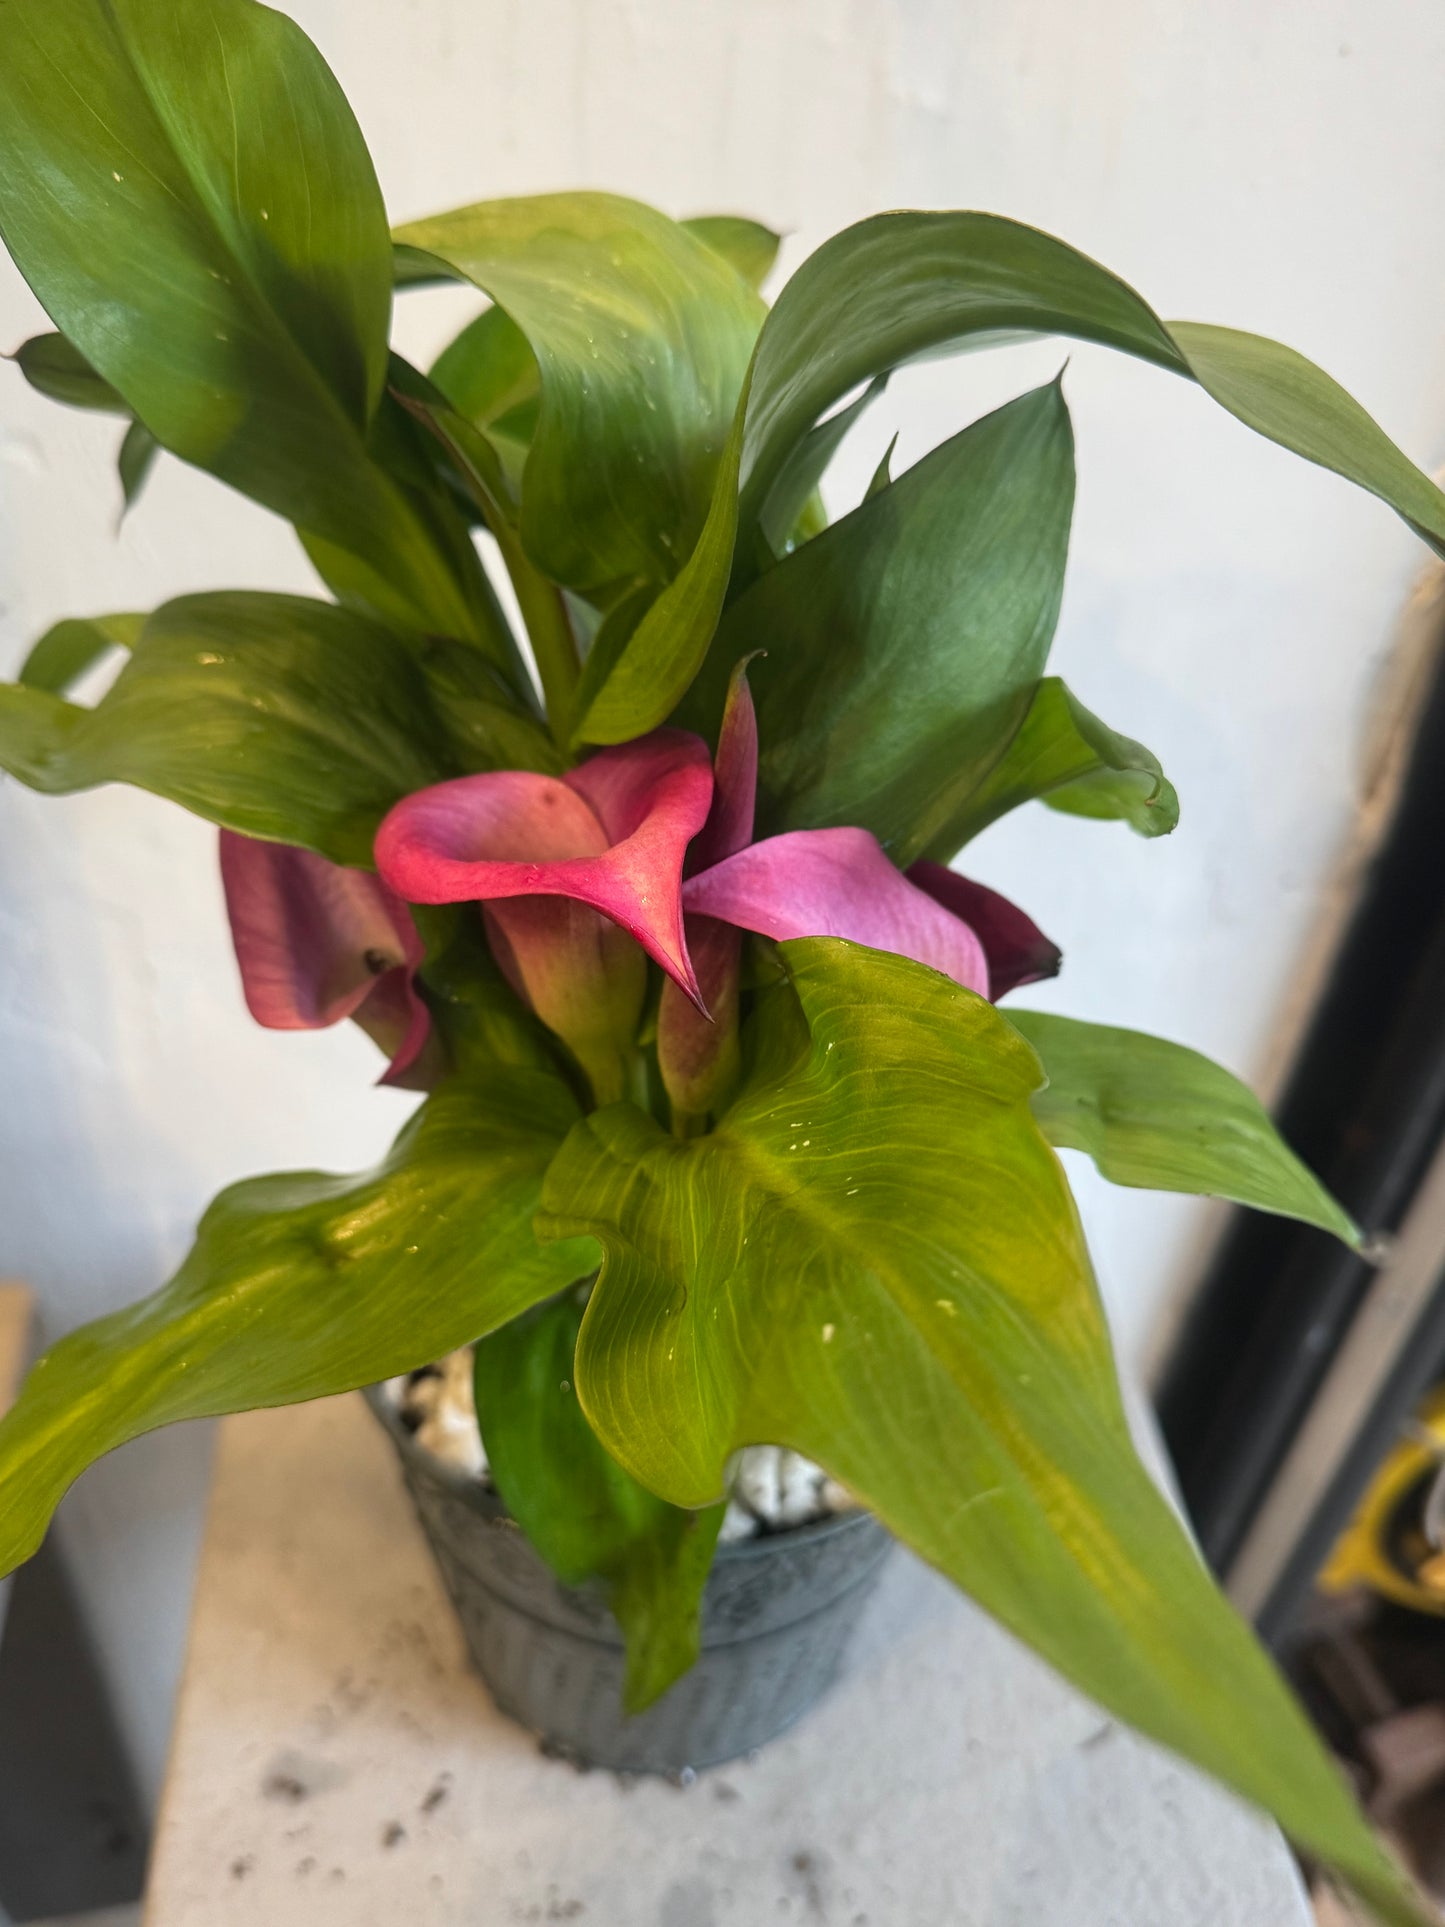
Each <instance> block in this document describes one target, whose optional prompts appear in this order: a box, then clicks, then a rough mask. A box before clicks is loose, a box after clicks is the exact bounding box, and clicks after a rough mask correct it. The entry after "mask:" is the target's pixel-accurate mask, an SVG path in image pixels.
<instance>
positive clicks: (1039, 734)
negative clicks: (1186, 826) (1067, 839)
mask: <svg viewBox="0 0 1445 1927" xmlns="http://www.w3.org/2000/svg"><path fill="white" fill-rule="evenodd" d="M1034 798H1038V799H1039V800H1040V801H1041V802H1044V803H1047V804H1048V805H1049V807H1050V809H1055V810H1062V811H1064V812H1065V814H1066V815H1069V816H1092V817H1097V818H1101V819H1112V820H1117V821H1121V822H1124V823H1128V824H1129V825H1130V827H1131V828H1133V829H1135V830H1137V831H1138V832H1139V834H1140V835H1141V836H1167V835H1168V834H1169V832H1170V830H1172V829H1173V828H1174V827H1175V825H1176V824H1177V823H1178V821H1179V798H1178V797H1177V796H1176V795H1175V794H1174V785H1173V784H1172V783H1171V782H1170V781H1169V780H1168V778H1167V777H1166V776H1165V774H1164V772H1163V770H1162V769H1161V768H1160V767H1159V763H1158V759H1157V758H1156V757H1154V756H1153V755H1151V754H1150V752H1149V751H1148V750H1147V749H1145V747H1144V745H1143V744H1142V743H1136V742H1134V741H1133V740H1132V738H1130V737H1128V736H1120V735H1118V734H1116V732H1115V731H1114V730H1112V729H1110V728H1109V727H1108V726H1107V724H1105V723H1102V722H1100V720H1099V718H1098V717H1097V716H1095V715H1094V714H1093V713H1092V712H1091V711H1090V710H1087V709H1085V707H1084V705H1083V704H1082V703H1081V702H1080V701H1079V699H1078V698H1077V697H1076V696H1075V695H1074V694H1073V692H1072V691H1071V690H1070V689H1069V688H1068V687H1067V685H1066V684H1064V683H1062V682H1061V681H1060V680H1059V678H1058V677H1057V676H1045V677H1044V678H1043V680H1042V681H1041V682H1040V684H1039V686H1038V688H1037V690H1036V691H1035V694H1034V699H1033V702H1032V703H1031V704H1030V706H1029V710H1028V713H1027V715H1026V716H1025V717H1024V719H1023V722H1022V724H1021V725H1020V727H1019V730H1018V733H1017V735H1015V737H1014V738H1013V740H1012V742H1011V743H1010V744H1009V746H1008V749H1007V751H1006V752H1005V754H1004V756H1003V759H1002V760H1001V761H1000V762H998V763H996V764H995V765H994V768H993V769H992V770H991V771H990V772H989V774H988V775H987V776H986V777H985V778H984V780H983V782H982V783H981V784H980V785H979V786H978V788H977V789H975V790H974V791H972V793H971V794H970V795H968V796H967V797H966V798H965V799H964V801H963V803H962V804H961V806H960V807H959V809H958V810H957V811H956V812H955V814H954V815H953V817H952V818H951V819H950V821H949V823H948V825H947V828H946V829H945V830H944V831H942V832H941V833H940V835H939V836H937V837H936V838H935V839H934V846H933V849H932V850H931V851H930V852H929V854H930V855H934V856H937V857H938V859H939V860H940V861H941V862H947V860H948V858H949V857H951V856H952V855H953V854H954V852H955V851H957V850H958V849H960V848H961V847H962V846H963V844H965V843H967V842H968V840H969V838H970V837H974V836H977V835H978V833H979V831H980V830H982V829H985V828H986V827H987V826H988V825H989V824H990V823H993V822H996V821H997V819H998V818H999V817H1001V816H1004V815H1006V814H1007V813H1008V812H1009V811H1010V810H1016V809H1017V808H1018V806H1019V805H1020V803H1027V802H1030V801H1032V800H1033V799H1034Z"/></svg>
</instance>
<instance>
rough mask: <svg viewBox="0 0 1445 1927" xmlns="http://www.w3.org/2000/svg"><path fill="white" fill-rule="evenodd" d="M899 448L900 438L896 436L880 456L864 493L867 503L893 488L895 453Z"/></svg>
mask: <svg viewBox="0 0 1445 1927" xmlns="http://www.w3.org/2000/svg"><path fill="white" fill-rule="evenodd" d="M897 446H898V437H897V436H896V435H895V436H894V437H893V439H892V441H891V442H889V444H888V446H887V448H885V449H884V451H883V453H882V455H880V456H879V458H878V466H877V468H875V469H874V471H873V473H872V475H871V476H870V478H869V481H868V486H867V488H866V489H865V490H864V491H863V500H864V501H865V502H867V501H871V500H872V498H873V497H874V496H875V495H881V494H882V493H883V491H884V489H885V488H891V487H892V486H893V451H894V449H896V448H897Z"/></svg>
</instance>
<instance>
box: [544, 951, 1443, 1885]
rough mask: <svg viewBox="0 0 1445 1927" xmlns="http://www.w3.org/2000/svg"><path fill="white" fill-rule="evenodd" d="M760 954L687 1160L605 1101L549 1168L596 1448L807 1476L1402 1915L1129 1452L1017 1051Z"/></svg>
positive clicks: (881, 992) (859, 970)
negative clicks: (734, 1081)
mask: <svg viewBox="0 0 1445 1927" xmlns="http://www.w3.org/2000/svg"><path fill="white" fill-rule="evenodd" d="M784 955H785V960H786V964H787V968H788V972H789V976H790V978H791V982H792V989H791V990H790V989H789V988H788V987H787V986H782V987H780V988H779V989H777V990H776V991H774V992H773V993H771V994H770V995H768V996H767V997H765V998H763V999H761V1000H760V1003H759V1007H758V1012H757V1015H756V1017H755V1020H754V1024H753V1027H752V1032H751V1036H750V1038H749V1039H748V1043H749V1046H750V1052H751V1061H750V1066H749V1074H748V1076H747V1079H746V1081H745V1084H744V1087H743V1090H742V1094H741V1095H740V1096H739V1098H738V1100H737V1101H736V1103H735V1104H734V1105H733V1106H732V1108H731V1109H730V1110H729V1111H728V1112H726V1113H725V1114H724V1116H723V1117H722V1119H721V1120H720V1121H719V1124H718V1127H717V1128H716V1130H715V1131H714V1132H713V1133H712V1134H711V1135H710V1136H708V1137H706V1138H701V1139H695V1140H692V1141H689V1142H679V1141H677V1140H675V1139H672V1138H669V1137H667V1136H666V1135H665V1134H664V1133H663V1132H662V1131H661V1129H660V1128H659V1127H658V1126H657V1125H656V1124H654V1123H653V1122H652V1120H651V1119H649V1118H647V1117H646V1116H644V1115H643V1113H641V1112H640V1111H638V1110H636V1109H634V1108H633V1107H631V1106H629V1105H618V1106H614V1107H613V1108H612V1109H610V1110H608V1111H602V1112H598V1113H595V1114H594V1115H592V1116H590V1117H588V1118H585V1119H583V1120H582V1122H581V1123H579V1124H578V1126H577V1127H576V1128H575V1129H574V1131H573V1132H572V1134H571V1135H570V1137H569V1138H568V1140H567V1143H566V1144H565V1146H564V1147H563V1150H562V1152H561V1153H560V1154H559V1156H558V1159H557V1161H556V1163H555V1164H554V1165H553V1167H552V1170H551V1171H550V1172H549V1174H548V1178H547V1184H546V1190H545V1197H544V1214H545V1215H544V1217H543V1219H541V1220H539V1228H541V1229H543V1230H544V1231H546V1230H547V1229H551V1230H553V1231H556V1232H558V1233H562V1234H565V1235H569V1236H571V1235H576V1234H577V1233H578V1232H581V1231H590V1232H591V1233H592V1234H593V1235H594V1236H596V1237H597V1238H598V1239H599V1240H600V1242H601V1243H602V1246H603V1248H604V1251H605V1253H606V1257H605V1261H604V1267H603V1271H602V1275H601V1277H600V1279H599V1281H598V1283H597V1285H596V1287H595V1289H594V1291H593V1295H592V1299H591V1302H590V1304H589V1307H588V1311H587V1316H586V1319H585V1321H584V1323H583V1328H582V1334H581V1339H580V1343H579V1347H578V1354H577V1386H578V1390H579V1392H580V1395H581V1397H582V1402H583V1406H584V1408H585V1410H586V1412H587V1414H588V1416H589V1418H590V1419H591V1420H592V1422H593V1424H594V1425H595V1426H596V1428H597V1430H598V1432H599V1433H600V1435H601V1437H602V1439H603V1441H604V1443H605V1444H606V1445H607V1446H608V1448H609V1450H611V1451H612V1452H614V1453H615V1454H616V1455H617V1456H618V1457H619V1458H620V1459H621V1460H622V1462H623V1463H624V1464H625V1465H627V1466H628V1467H629V1469H630V1470H631V1471H632V1472H633V1473H634V1474H635V1475H636V1476H637V1477H638V1478H640V1479H642V1480H643V1481H644V1482H645V1483H646V1484H648V1485H649V1486H650V1487H651V1488H652V1489H653V1490H654V1491H657V1492H659V1493H660V1494H662V1495H663V1496H664V1497H666V1498H668V1499H670V1500H671V1501H672V1502H673V1503H674V1504H678V1505H700V1504H704V1503H707V1502H708V1501H710V1500H712V1499H715V1498H716V1497H717V1496H718V1494H719V1493H720V1491H721V1489H722V1482H723V1468H724V1466H725V1464H726V1462H727V1458H728V1455H729V1454H730V1453H731V1452H732V1451H733V1450H735V1449H736V1448H737V1447H739V1446H741V1445H744V1444H749V1443H755V1442H758V1441H768V1442H772V1443H777V1444H782V1445H788V1446H791V1447H793V1448H794V1449H795V1450H798V1451H800V1452H802V1453H804V1454H805V1455H807V1456H809V1457H811V1458H813V1459H815V1460H817V1461H818V1462H819V1463H820V1464H822V1465H823V1466H825V1467H826V1468H827V1470H828V1471H829V1472H831V1473H832V1474H833V1475H834V1476H835V1477H837V1478H839V1479H841V1480H842V1481H843V1482H844V1483H845V1484H846V1485H847V1486H849V1487H850V1489H851V1490H853V1491H854V1492H856V1493H857V1494H858V1495H859V1497H860V1498H861V1499H862V1501H863V1502H864V1503H865V1504H867V1505H868V1506H869V1507H870V1508H871V1509H872V1510H874V1511H876V1512H877V1514H878V1515H879V1516H880V1517H881V1518H882V1519H883V1520H884V1521H885V1522H886V1523H887V1524H888V1525H889V1526H890V1527H891V1528H892V1530H893V1531H895V1532H896V1533H897V1534H898V1535H899V1536H900V1537H901V1538H902V1539H904V1540H905V1541H906V1542H907V1543H908V1544H909V1545H911V1546H912V1547H913V1548H914V1549H915V1550H916V1551H918V1552H920V1553H921V1554H922V1555H923V1556H924V1557H925V1558H926V1559H928V1560H930V1561H931V1562H932V1563H933V1564H935V1565H937V1566H939V1567H940V1568H941V1569H942V1570H943V1571H944V1572H946V1573H948V1574H949V1575H950V1576H951V1577H952V1578H953V1579H954V1580H956V1581H957V1583H958V1584H959V1585H960V1586H962V1587H963V1588H964V1589H965V1590H967V1591H968V1592H970V1593H972V1594H973V1596H974V1597H975V1598H976V1599H978V1600H979V1601H980V1602H981V1603H982V1604H983V1605H984V1606H985V1607H986V1608H987V1609H988V1610H989V1611H990V1612H992V1613H993V1614H994V1615H995V1616H996V1617H997V1618H998V1619H999V1620H1001V1621H1002V1623H1003V1624H1004V1625H1005V1626H1007V1627H1008V1628H1009V1629H1010V1630H1011V1631H1013V1632H1014V1633H1015V1634H1016V1635H1017V1636H1018V1637H1020V1638H1021V1639H1023V1640H1025V1641H1026V1642H1027V1643H1028V1644H1029V1645H1031V1646H1032V1647H1033V1648H1034V1649H1035V1650H1036V1651H1037V1652H1039V1653H1040V1654H1042V1655H1043V1656H1044V1658H1046V1659H1047V1660H1049V1661H1050V1662H1051V1663H1052V1664H1053V1665H1054V1666H1056V1667H1057V1668H1058V1669H1059V1670H1060V1671H1061V1672H1062V1673H1063V1674H1065V1676H1066V1677H1068V1678H1069V1679H1071V1680H1072V1681H1074V1683H1075V1684H1076V1685H1078V1686H1079V1687H1080V1688H1082V1690H1083V1691H1085V1692H1086V1693H1088V1694H1090V1695H1091V1696H1092V1697H1093V1698H1094V1699H1096V1700H1097V1701H1098V1702H1099V1703H1100V1704H1101V1705H1103V1706H1104V1707H1106V1708H1107V1709H1108V1710H1110V1711H1111V1712H1113V1713H1114V1714H1116V1715H1118V1716H1120V1717H1122V1718H1124V1719H1126V1720H1128V1721H1129V1722H1130V1723H1131V1724H1132V1725H1134V1726H1136V1727H1138V1728H1139V1729H1140V1730H1141V1731H1143V1732H1145V1733H1147V1734H1149V1735H1151V1736H1152V1737H1153V1738H1155V1739H1157V1740H1159V1741H1161V1742H1163V1743H1164V1744H1165V1745H1168V1746H1171V1747H1173V1748H1175V1749H1176V1750H1178V1751H1179V1752H1181V1753H1183V1754H1184V1755H1185V1756H1186V1757H1187V1758H1189V1759H1191V1760H1193V1761H1194V1762H1196V1763H1197V1764H1199V1765H1201V1766H1203V1767H1204V1768H1206V1769H1207V1770H1208V1771H1209V1772H1211V1773H1213V1774H1215V1775H1216V1776H1217V1777H1219V1778H1220V1779H1222V1780H1224V1781H1225V1782H1226V1783H1227V1784H1229V1785H1230V1786H1232V1787H1234V1788H1235V1789H1236V1790H1238V1791H1239V1792H1241V1793H1243V1794H1245V1795H1246V1796H1247V1797H1248V1798H1250V1799H1252V1800H1255V1801H1257V1802H1259V1803H1260V1804H1261V1805H1263V1806H1266V1807H1268V1808H1269V1809H1270V1810H1271V1811H1273V1812H1274V1813H1275V1815H1276V1816H1277V1817H1278V1818H1279V1819H1280V1821H1281V1822H1282V1823H1283V1825H1284V1826H1285V1828H1286V1830H1287V1831H1288V1832H1289V1833H1290V1834H1291V1835H1292V1836H1293V1838H1294V1839H1295V1840H1296V1841H1297V1842H1299V1843H1300V1844H1301V1845H1302V1846H1305V1847H1307V1848H1308V1849H1309V1850H1311V1851H1312V1852H1316V1853H1318V1854H1319V1855H1320V1856H1321V1857H1322V1858H1323V1859H1324V1860H1326V1861H1327V1862H1328V1863H1330V1864H1331V1865H1333V1866H1334V1867H1336V1868H1337V1869H1339V1870H1340V1871H1341V1872H1342V1873H1344V1874H1345V1875H1346V1876H1347V1877H1348V1878H1349V1879H1350V1880H1351V1881H1352V1882H1353V1883H1354V1884H1355V1885H1356V1886H1358V1887H1359V1888H1360V1890H1361V1891H1362V1892H1364V1893H1365V1894H1367V1895H1368V1896H1369V1897H1370V1898H1371V1900H1372V1901H1373V1902H1374V1904H1376V1905H1377V1906H1378V1907H1379V1908H1380V1909H1381V1911H1382V1912H1384V1913H1385V1914H1386V1915H1387V1916H1388V1917H1389V1918H1391V1919H1393V1920H1396V1921H1401V1922H1403V1921H1407V1920H1412V1919H1416V1918H1418V1916H1416V1915H1415V1914H1414V1913H1413V1912H1412V1910H1411V1908H1410V1906H1409V1904H1408V1903H1407V1902H1406V1900H1405V1899H1404V1898H1403V1889H1402V1887H1401V1885H1400V1884H1399V1882H1398V1879H1397V1876H1396V1875H1395V1874H1394V1872H1393V1870H1392V1869H1391V1867H1390V1865H1389V1863H1388V1861H1387V1860H1386V1858H1385V1856H1384V1854H1383V1852H1382V1851H1381V1849H1380V1848H1379V1847H1378V1846H1377V1845H1376V1844H1375V1842H1374V1839H1373V1838H1372V1836H1371V1834H1370V1831H1369V1829H1368V1827H1367V1826H1366V1824H1365V1822H1364V1821H1363V1820H1362V1819H1361V1818H1360V1816H1359V1815H1358V1813H1357V1812H1356V1810H1355V1807H1354V1804H1353V1802H1352V1800H1351V1797H1350V1795H1349V1793H1348V1791H1347V1789H1346V1787H1345V1784H1344V1782H1343V1780H1342V1778H1341V1777H1340V1775H1339V1774H1338V1773H1337V1771H1336V1769H1335V1768H1334V1766H1333V1765H1332V1764H1331V1762H1330V1761H1329V1759H1328V1758H1327V1756H1326V1754H1325V1752H1324V1749H1323V1747H1322V1745H1321V1743H1320V1741H1319V1740H1318V1739H1317V1738H1316V1737H1315V1735H1314V1734H1313V1732H1312V1731H1311V1729H1310V1727H1309V1725H1308V1723H1307V1722H1306V1720H1305V1718H1304V1716H1303V1714H1302V1713H1301V1712H1300V1711H1299V1709H1298V1708H1297V1707H1296V1705H1295V1704H1294V1702H1293V1700H1292V1698H1291V1697H1290V1694H1289V1693H1288V1691H1287V1689H1286V1688H1285V1686H1284V1684H1283V1682H1282V1681H1281V1679H1280V1677H1279V1675H1278V1673H1277V1672H1276V1670H1275V1668H1274V1666H1273V1664H1272V1662H1271V1661H1270V1660H1269V1659H1268V1658H1267V1657H1266V1656H1265V1654H1264V1652H1263V1650H1262V1649H1261V1648H1260V1647H1259V1646H1258V1645H1257V1643H1256V1642H1255V1640H1254V1637H1253V1635H1252V1634H1251V1633H1250V1632H1249V1631H1248V1629H1247V1628H1246V1627H1245V1626H1244V1624H1243V1623H1242V1622H1241V1621H1240V1620H1239V1619H1238V1618H1237V1617H1236V1616H1235V1615H1234V1613H1233V1611H1232V1610H1231V1609H1230V1608H1229V1607H1228V1605H1227V1604H1226V1603H1225V1601H1224V1600H1223V1599H1222V1597H1221V1596H1220V1594H1219V1593H1218V1591H1217V1590H1216V1588H1215V1586H1214V1583H1213V1581H1212V1580H1211V1579H1210V1577H1209V1576H1208V1574H1207V1573H1206V1572H1205V1570H1204V1568H1203V1566H1202V1565H1201V1564H1200V1562H1199V1560H1198V1558H1197V1556H1196V1554H1195V1552H1194V1550H1193V1548H1192V1546H1191V1544H1190V1542H1189V1539H1188V1537H1187V1535H1186V1534H1185V1532H1184V1530H1183V1528H1182V1527H1181V1525H1180V1524H1179V1522H1178V1520H1177V1519H1176V1518H1175V1516H1174V1514H1173V1512H1172V1510H1171V1509H1170V1507H1169V1506H1168V1504H1167V1503H1166V1501H1165V1500H1164V1499H1163V1497H1162V1496H1161V1495H1160V1493H1159V1492H1158V1491H1157V1489H1156V1488H1155V1486H1154V1485H1153V1483H1152V1481H1151V1480H1150V1478H1149V1477H1148V1475H1147V1473H1146V1472H1145V1471H1144V1469H1143V1467H1142V1466H1141V1464H1140V1463H1139V1460H1138V1458H1137V1456H1136V1454H1135V1452H1134V1448H1133V1445H1132V1443H1131V1440H1130V1437H1129V1432H1128V1429H1127V1425H1126V1423H1125V1418H1124V1414H1123V1410H1122V1408H1121V1405H1120V1401H1119V1396H1118V1390H1117V1386H1116V1383H1115V1378H1114V1368H1113V1362H1112V1359H1111V1356H1110V1348H1109V1340H1108V1336H1107V1332H1106V1329H1105V1326H1104V1321H1103V1316H1102V1313H1101V1311H1100V1307H1099V1303H1098V1299H1097V1295H1096V1292H1095V1288H1094V1284H1093V1280H1092V1277H1091V1275H1090V1270H1089V1264H1088V1259H1087V1256H1086V1253H1085V1251H1084V1248H1083V1242H1082V1237H1081V1234H1080V1231H1079V1227H1078V1222H1077V1218H1076V1216H1075V1212H1074V1207H1073V1203H1072V1200H1071V1198H1070V1196H1069V1192H1068V1188H1067V1185H1066V1183H1065V1181H1064V1177H1063V1173H1062V1171H1061V1169H1060V1167H1059V1165H1058V1162H1057V1159H1056V1158H1055V1157H1054V1156H1053V1155H1052V1153H1051V1152H1050V1150H1049V1148H1048V1146H1047V1145H1046V1144H1045V1142H1044V1140H1043V1138H1042V1136H1041V1135H1040V1133H1039V1130H1038V1127H1037V1125H1036V1124H1035V1122H1034V1120H1033V1116H1032V1113H1031V1111H1030V1109H1029V1100H1030V1097H1031V1095H1032V1093H1033V1092H1034V1090H1035V1089H1036V1088H1037V1087H1038V1084H1039V1082H1040V1073H1039V1067H1038V1061H1037V1059H1036V1058H1035V1056H1034V1054H1033V1052H1032V1051H1031V1050H1030V1049H1029V1048H1028V1047H1027V1046H1026V1045H1025V1044H1024V1043H1023V1042H1022V1040H1021V1039H1020V1037H1019V1036H1018V1033H1017V1032H1016V1031H1014V1030H1012V1029H1011V1028H1010V1026H1009V1024H1008V1023H1007V1022H1006V1020H1005V1019H1004V1018H1003V1017H1002V1016H1001V1015H1000V1014H999V1013H997V1012H995V1011H994V1010H993V1009H992V1008H991V1007H990V1006H989V1005H988V1004H986V1003H985V1002H984V1001H983V1000H982V999H980V998H977V997H974V996H972V995H971V994H970V993H968V992H967V991H964V990H961V989H959V988H958V987H957V986H956V985H953V984H951V983H949V982H948V981H947V980H946V979H944V978H942V977H940V976H937V975H936V974H934V973H933V972H930V971H927V970H924V969H922V968H921V967H919V966H918V965H915V964H910V963H907V962H904V961H902V960H901V959H898V958H894V957H888V956H884V955H882V954H880V953H878V952H871V951H865V950H860V949H857V948H855V947H853V946H850V945H846V944H842V943H837V942H829V941H807V942H801V943H796V944H792V945H788V946H785V947H784ZM920 1468H927V1475H926V1476H922V1475H921V1472H920Z"/></svg>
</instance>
